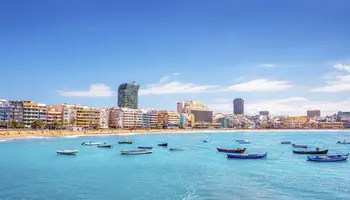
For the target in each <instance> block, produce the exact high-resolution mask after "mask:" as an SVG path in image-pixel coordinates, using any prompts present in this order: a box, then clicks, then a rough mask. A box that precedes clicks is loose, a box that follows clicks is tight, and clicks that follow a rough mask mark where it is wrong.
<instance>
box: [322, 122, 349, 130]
mask: <svg viewBox="0 0 350 200" xmlns="http://www.w3.org/2000/svg"><path fill="white" fill-rule="evenodd" d="M320 128H324V129H341V128H344V123H343V122H320Z"/></svg>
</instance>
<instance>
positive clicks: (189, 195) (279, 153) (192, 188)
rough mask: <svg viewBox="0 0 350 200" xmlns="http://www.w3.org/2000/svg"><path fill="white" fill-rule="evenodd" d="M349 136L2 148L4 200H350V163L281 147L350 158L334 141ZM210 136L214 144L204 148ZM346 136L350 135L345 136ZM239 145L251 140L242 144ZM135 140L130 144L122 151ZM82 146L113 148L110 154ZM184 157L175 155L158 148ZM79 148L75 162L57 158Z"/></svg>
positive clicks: (45, 142)
mask: <svg viewBox="0 0 350 200" xmlns="http://www.w3.org/2000/svg"><path fill="white" fill-rule="evenodd" d="M349 135H350V132H344V131H339V132H335V131H332V132H257V133H253V132H250V133H248V132H244V133H243V132H242V133H202V134H159V135H133V136H98V137H66V138H49V139H23V140H12V141H2V142H0V199H1V200H53V199H57V200H61V199H62V200H80V199H81V200H119V199H121V200H139V199H140V200H143V199H145V200H146V199H147V200H157V199H160V200H163V199H169V200H170V199H171V200H172V199H174V200H177V199H184V200H185V199H186V200H189V199H196V200H197V199H198V200H226V199H227V200H228V199H230V200H231V199H235V200H237V199H244V200H250V199H251V200H253V199H259V200H260V199H269V200H271V199H276V200H277V199H278V200H281V199H283V200H294V199H303V200H308V199H323V200H326V199H332V200H342V199H350V162H341V163H314V162H308V161H306V156H305V155H295V154H293V153H292V150H293V148H292V147H291V146H290V145H281V144H280V141H282V140H290V141H292V142H293V143H302V144H309V145H311V147H312V148H315V147H317V146H318V147H320V148H321V149H324V148H327V149H329V151H330V153H349V152H350V145H339V144H336V142H337V141H339V140H343V139H344V136H345V137H346V136H349ZM205 138H208V139H209V140H210V142H208V143H203V139H205ZM348 138H349V137H348ZM236 139H248V140H251V141H252V143H251V144H246V145H242V144H241V145H240V144H238V143H237V142H235V140H236ZM120 140H130V141H133V142H134V143H133V144H132V145H119V144H117V143H118V141H120ZM84 141H95V142H97V141H101V142H107V143H110V144H115V145H114V147H113V148H112V149H100V148H97V147H86V146H82V145H81V143H82V142H84ZM163 141H166V142H168V143H169V147H183V148H185V149H186V150H185V151H179V152H170V151H169V150H168V149H167V148H164V147H158V146H157V143H160V142H163ZM137 145H150V146H154V153H153V154H146V155H136V156H125V155H124V156H123V155H120V150H127V149H135V148H137ZM216 146H220V147H227V148H236V147H241V148H244V147H246V148H247V153H265V152H267V153H268V156H267V158H266V159H261V160H234V159H227V158H226V154H225V153H218V152H217V151H216V149H215V147H216ZM58 149H78V150H79V153H78V154H77V155H76V156H62V155H61V156H60V155H56V150H58Z"/></svg>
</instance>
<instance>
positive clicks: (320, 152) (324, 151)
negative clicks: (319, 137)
mask: <svg viewBox="0 0 350 200" xmlns="http://www.w3.org/2000/svg"><path fill="white" fill-rule="evenodd" d="M293 153H295V154H327V153H328V149H325V150H316V151H298V150H293Z"/></svg>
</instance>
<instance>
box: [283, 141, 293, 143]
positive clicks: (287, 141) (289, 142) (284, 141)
mask: <svg viewBox="0 0 350 200" xmlns="http://www.w3.org/2000/svg"><path fill="white" fill-rule="evenodd" d="M281 144H292V142H291V141H282V142H281Z"/></svg>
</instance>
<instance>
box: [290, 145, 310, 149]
mask: <svg viewBox="0 0 350 200" xmlns="http://www.w3.org/2000/svg"><path fill="white" fill-rule="evenodd" d="M292 146H293V147H294V148H304V149H306V148H308V146H307V145H306V144H292Z"/></svg>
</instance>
